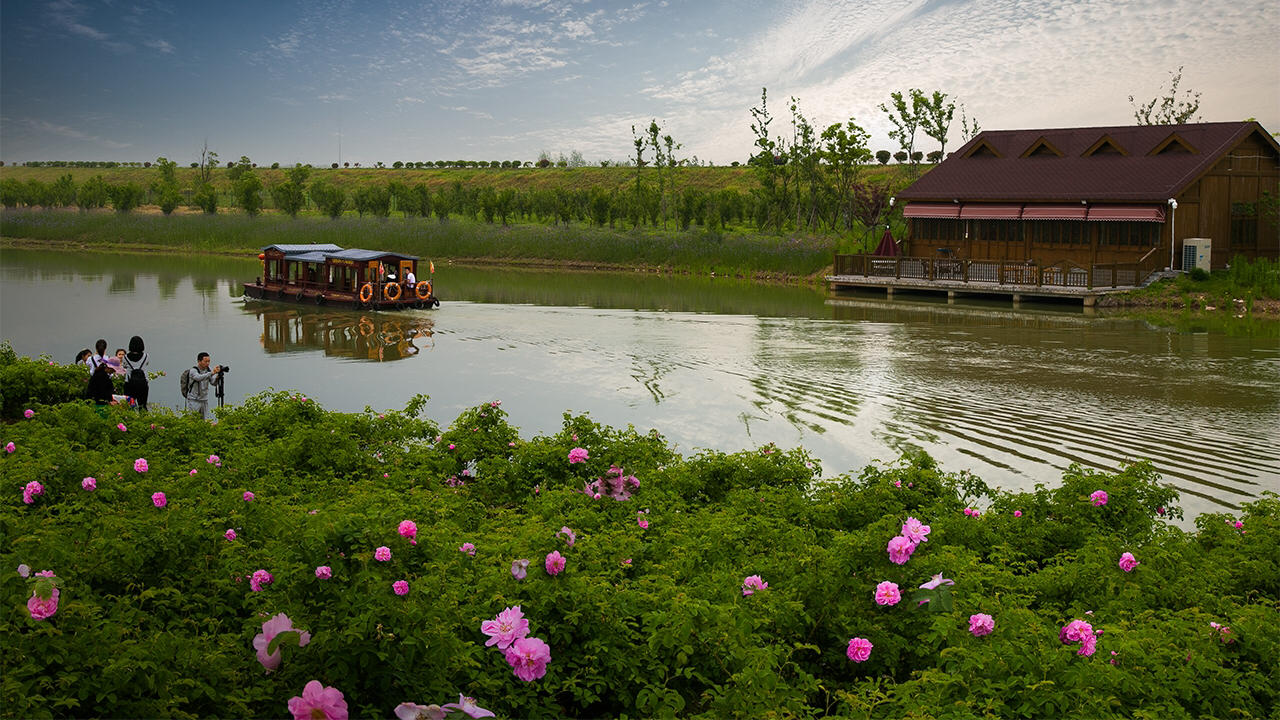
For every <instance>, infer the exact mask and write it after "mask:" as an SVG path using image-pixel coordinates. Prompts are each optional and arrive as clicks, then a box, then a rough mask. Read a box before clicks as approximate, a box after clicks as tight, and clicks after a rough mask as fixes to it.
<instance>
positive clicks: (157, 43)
mask: <svg viewBox="0 0 1280 720" xmlns="http://www.w3.org/2000/svg"><path fill="white" fill-rule="evenodd" d="M142 44H143V45H146V46H147V47H149V48H152V49H153V50H156V51H158V52H160V53H162V54H164V55H171V54H173V44H172V43H170V42H169V41H168V40H160V39H156V40H146V41H143V43H142Z"/></svg>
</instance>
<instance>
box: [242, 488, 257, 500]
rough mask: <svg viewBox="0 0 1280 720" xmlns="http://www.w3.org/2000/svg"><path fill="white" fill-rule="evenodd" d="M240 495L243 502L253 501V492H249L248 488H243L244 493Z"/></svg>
mask: <svg viewBox="0 0 1280 720" xmlns="http://www.w3.org/2000/svg"><path fill="white" fill-rule="evenodd" d="M240 497H241V498H242V499H243V500H244V501H245V502H253V498H254V497H255V496H254V494H253V493H251V492H249V491H248V490H245V491H244V495H241V496H240Z"/></svg>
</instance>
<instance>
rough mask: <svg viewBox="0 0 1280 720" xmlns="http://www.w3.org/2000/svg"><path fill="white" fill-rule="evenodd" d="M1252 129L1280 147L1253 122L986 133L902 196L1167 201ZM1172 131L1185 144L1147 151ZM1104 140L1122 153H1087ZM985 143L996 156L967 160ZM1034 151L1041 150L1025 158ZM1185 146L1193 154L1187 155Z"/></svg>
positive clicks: (900, 195) (1162, 142)
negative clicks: (1169, 149)
mask: <svg viewBox="0 0 1280 720" xmlns="http://www.w3.org/2000/svg"><path fill="white" fill-rule="evenodd" d="M1255 131H1256V132H1258V134H1259V135H1260V136H1261V137H1263V138H1265V139H1266V141H1267V142H1269V143H1270V144H1271V145H1272V146H1273V147H1276V148H1277V149H1280V146H1277V145H1276V143H1275V140H1274V139H1272V138H1271V136H1270V135H1268V134H1267V132H1266V131H1265V130H1263V129H1262V126H1260V125H1258V124H1257V123H1255V122H1221V123H1196V124H1189V125H1145V126H1121V127H1093V128H1061V129H1051V130H996V131H985V132H982V133H979V134H978V136H977V137H975V138H973V139H972V140H970V141H969V142H967V143H965V144H964V145H963V146H962V147H961V148H960V149H959V150H957V151H956V152H955V153H953V154H951V155H950V156H949V157H948V158H947V159H946V160H944V161H943V162H942V163H940V164H939V165H938V166H937V167H935V168H933V169H932V170H930V171H929V172H927V173H925V175H924V176H923V177H921V178H920V179H919V180H917V181H916V182H914V183H912V184H911V186H910V187H908V188H907V189H906V190H903V191H902V192H900V193H898V199H899V200H916V201H919V200H933V201H942V202H951V201H952V200H960V201H961V202H964V201H993V202H994V201H1020V202H1055V201H1057V202H1061V201H1067V202H1076V203H1078V202H1080V201H1082V200H1084V201H1087V202H1089V203H1095V202H1164V201H1165V200H1166V199H1168V198H1172V197H1177V195H1178V194H1179V193H1181V192H1182V190H1183V189H1185V188H1186V186H1187V185H1189V184H1190V183H1191V182H1193V181H1194V180H1195V179H1196V178H1198V177H1199V176H1200V175H1202V174H1203V173H1204V172H1205V171H1207V170H1208V169H1209V168H1211V167H1212V166H1213V164H1214V163H1216V162H1217V161H1218V160H1219V159H1221V158H1222V156H1223V155H1224V154H1225V153H1226V152H1227V151H1228V150H1230V149H1231V148H1233V147H1235V146H1236V145H1237V144H1238V143H1239V142H1240V141H1241V140H1243V139H1244V138H1245V137H1247V136H1248V135H1249V134H1250V133H1252V132H1255ZM1175 133H1176V138H1177V140H1176V141H1175V142H1180V143H1182V147H1174V148H1173V149H1174V150H1175V151H1174V152H1162V153H1158V154H1150V153H1152V152H1153V151H1155V150H1157V149H1160V148H1161V147H1162V146H1164V145H1165V144H1166V143H1167V142H1168V141H1169V140H1170V138H1171V136H1174V135H1175ZM1103 138H1108V139H1109V140H1110V142H1111V143H1112V144H1114V145H1116V146H1118V147H1119V148H1120V149H1121V150H1122V152H1123V154H1119V153H1113V152H1099V153H1095V154H1092V155H1087V153H1088V151H1090V150H1091V149H1093V148H1094V147H1095V146H1097V145H1098V144H1099V142H1100V141H1101V140H1102V139H1103ZM1042 141H1043V142H1042ZM983 144H985V145H986V146H987V148H989V149H990V150H991V151H994V153H995V154H997V155H998V156H999V157H995V156H992V155H991V153H990V152H987V151H986V150H985V149H984V150H982V151H981V152H978V153H975V154H974V155H973V156H972V157H965V156H966V154H968V153H969V152H970V151H971V150H974V149H977V148H978V147H979V146H980V145H983ZM1037 146H1040V152H1039V153H1037V154H1036V155H1033V156H1030V157H1022V155H1023V154H1024V153H1027V152H1028V151H1030V150H1033V149H1035V148H1036V147H1037ZM1186 146H1190V148H1191V149H1192V150H1193V151H1194V152H1184V151H1182V148H1184V147H1186ZM1104 149H1105V150H1109V149H1110V148H1104ZM1055 150H1056V151H1057V152H1059V153H1061V155H1058V154H1057V153H1055V152H1054V151H1055Z"/></svg>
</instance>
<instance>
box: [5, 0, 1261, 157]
mask: <svg viewBox="0 0 1280 720" xmlns="http://www.w3.org/2000/svg"><path fill="white" fill-rule="evenodd" d="M1277 37H1280V4H1277V3H1275V2H1274V1H1273V0H1266V1H1263V0H1240V1H1239V2H1229V3H1228V2H1208V3H1206V2H1200V1H1195V0H1160V1H1159V2H1151V1H1150V0H1146V1H1144V2H1123V1H1121V2H1107V1H1094V0H1046V1H1044V2H1035V1H1032V2H1028V1H1025V0H924V1H922V2H898V1H892V0H865V1H863V2H838V1H835V0H794V1H790V0H778V1H770V2H764V1H760V0H740V1H736V2H735V1H728V0H688V1H686V0H660V1H653V0H627V1H623V2H613V1H611V0H489V1H475V2H470V1H466V0H458V1H457V2H397V1H394V0H383V1H378V0H368V1H367V2H345V1H341V0H315V1H310V2H282V1H275V0H258V1H257V2H242V1H240V0H218V1H217V2H195V1H191V2H165V1H162V0H132V1H129V0H48V1H43V2H37V1H24V0H5V1H4V3H3V5H0V159H2V160H4V161H6V162H15V161H16V162H21V161H26V160H55V159H64V160H91V159H94V160H136V161H142V160H154V159H155V158H156V157H157V156H160V155H164V156H167V157H169V158H172V159H175V160H178V161H179V162H181V163H183V164H185V163H189V162H191V161H193V160H195V159H196V158H197V156H198V154H199V151H200V147H201V145H202V144H203V143H204V142H205V141H206V140H207V141H208V144H209V147H210V148H211V149H213V150H216V151H217V152H218V153H219V154H220V155H221V157H222V159H224V160H226V159H235V158H238V157H239V156H241V155H248V156H250V157H251V158H252V159H253V160H254V161H256V162H259V163H264V164H265V163H271V162H279V163H281V164H286V165H288V164H293V163H295V162H309V163H313V164H321V163H324V164H327V163H330V162H334V161H337V160H338V159H339V146H341V159H342V160H343V161H345V162H352V163H355V162H360V163H362V164H372V163H374V162H375V161H382V162H385V163H387V164H388V165H390V164H391V163H392V162H394V161H396V160H404V161H411V160H416V161H426V160H440V159H471V160H517V159H519V160H534V159H536V158H537V157H538V154H539V153H540V152H547V153H549V154H551V155H552V156H553V157H555V156H556V155H558V154H561V153H563V154H565V155H568V154H570V153H571V152H572V151H574V150H576V151H578V152H580V153H581V154H582V155H583V156H584V157H585V158H586V159H587V160H588V161H590V162H592V163H594V162H596V161H599V160H617V161H621V160H625V159H626V158H627V157H629V155H630V153H631V137H632V136H631V126H632V125H636V126H637V127H638V126H641V125H647V124H648V121H649V120H650V119H656V120H658V122H659V123H660V124H661V125H663V127H664V129H665V130H666V131H667V132H668V133H670V134H671V135H672V136H673V137H674V138H675V140H676V141H677V142H679V143H682V144H683V146H684V147H683V149H682V150H681V151H680V154H679V155H680V157H683V158H692V157H697V158H698V159H699V160H701V161H712V162H715V163H718V164H725V163H729V162H732V161H733V160H744V159H745V158H746V157H747V156H748V155H749V154H750V152H751V149H752V146H751V143H752V135H751V130H750V123H751V116H750V113H749V109H750V108H751V107H752V106H753V105H756V104H758V103H759V100H760V89H761V87H768V89H769V96H770V109H771V111H772V112H773V114H774V115H775V117H776V118H777V119H776V120H775V121H774V123H773V125H772V126H771V127H772V128H773V129H775V130H783V129H784V126H785V125H786V123H787V117H786V115H787V112H786V105H787V103H786V101H787V98H788V97H790V96H795V97H797V98H799V100H800V104H801V109H802V111H803V112H804V114H805V115H806V116H808V117H809V119H810V120H811V121H812V122H813V123H814V124H815V125H817V126H819V127H820V128H821V127H825V126H826V125H828V124H830V123H834V122H844V121H847V120H848V119H850V118H851V117H852V118H854V119H855V120H856V121H857V122H858V123H859V124H860V125H862V126H863V127H864V128H866V129H867V130H868V131H870V132H871V134H872V140H871V146H872V149H873V150H874V149H881V148H883V149H894V150H896V149H897V148H896V146H894V144H893V143H892V142H891V141H890V140H889V138H888V137H887V134H888V130H889V124H888V122H887V120H886V119H885V117H884V114H883V113H881V112H880V111H879V109H878V105H879V104H880V103H882V102H885V101H886V100H887V99H888V95H889V93H890V92H892V91H894V90H903V89H906V88H909V87H919V88H922V89H925V90H927V91H931V90H934V89H939V90H942V91H944V92H946V93H948V94H950V95H951V96H952V97H953V98H955V99H957V100H959V101H960V102H963V104H964V106H965V108H966V110H967V113H968V115H969V116H970V117H974V118H976V119H977V120H978V121H979V122H980V123H981V124H982V126H983V127H984V128H986V129H1010V128H1024V127H1066V126H1080V125H1111V124H1125V123H1128V122H1131V121H1132V108H1131V106H1130V103H1129V100H1128V96H1129V95H1130V94H1133V95H1135V96H1137V98H1138V99H1149V98H1151V97H1155V96H1156V94H1157V93H1158V92H1159V91H1160V89H1161V86H1162V84H1167V81H1168V80H1169V73H1170V71H1171V70H1174V69H1176V68H1177V67H1178V66H1180V65H1182V66H1185V71H1184V74H1183V84H1182V87H1183V88H1189V89H1192V90H1196V91H1199V92H1201V93H1202V98H1201V100H1202V105H1201V110H1200V119H1202V120H1205V121H1217V120H1240V119H1244V118H1246V117H1256V118H1257V119H1258V120H1259V121H1260V122H1262V124H1263V125H1264V126H1266V127H1267V128H1268V129H1269V130H1271V131H1273V132H1274V131H1278V130H1280V79H1278V78H1280V42H1277V40H1276V38H1277ZM959 125H960V123H959V113H957V119H956V123H955V125H954V126H953V128H952V133H951V146H952V147H955V146H957V145H958V141H959V138H960V127H959ZM918 147H920V146H919V145H918ZM922 149H924V150H926V151H927V150H931V149H935V148H934V146H933V142H932V141H930V140H925V141H924V145H923V147H922Z"/></svg>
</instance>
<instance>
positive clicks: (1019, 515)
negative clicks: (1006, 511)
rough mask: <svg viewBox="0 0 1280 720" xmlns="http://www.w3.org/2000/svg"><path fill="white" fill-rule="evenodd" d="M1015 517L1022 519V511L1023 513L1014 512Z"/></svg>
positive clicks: (1019, 511)
mask: <svg viewBox="0 0 1280 720" xmlns="http://www.w3.org/2000/svg"><path fill="white" fill-rule="evenodd" d="M1013 516H1014V517H1022V511H1021V510H1014V511H1013Z"/></svg>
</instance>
